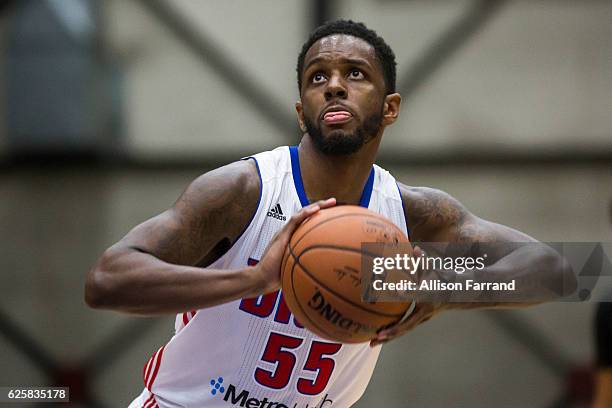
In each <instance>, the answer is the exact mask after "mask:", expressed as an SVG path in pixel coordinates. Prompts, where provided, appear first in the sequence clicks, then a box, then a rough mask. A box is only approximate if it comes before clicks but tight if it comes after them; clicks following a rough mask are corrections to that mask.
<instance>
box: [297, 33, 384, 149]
mask: <svg viewBox="0 0 612 408" xmlns="http://www.w3.org/2000/svg"><path fill="white" fill-rule="evenodd" d="M385 96H386V95H385V82H384V77H383V73H382V69H381V66H380V63H379V62H378V59H377V58H376V54H375V51H374V48H373V47H372V46H371V45H370V44H368V43H367V42H365V41H364V40H362V39H360V38H357V37H353V36H350V35H343V34H338V35H330V36H328V37H324V38H321V39H320V40H319V41H317V42H315V43H314V44H313V45H312V47H310V49H309V50H308V52H307V53H306V56H305V58H304V71H303V76H302V89H301V101H300V102H298V103H297V104H296V109H297V111H298V117H299V120H300V126H301V127H302V130H305V131H307V132H308V134H309V135H310V136H311V138H312V140H313V141H314V143H315V145H316V146H317V147H318V148H319V150H320V151H322V152H323V153H326V154H332V155H341V154H350V153H354V152H356V151H358V150H359V149H360V148H361V147H362V146H363V145H364V144H365V143H367V142H368V141H370V140H372V139H373V138H375V137H376V136H377V135H378V134H379V132H380V130H381V126H382V124H383V111H384V108H385Z"/></svg>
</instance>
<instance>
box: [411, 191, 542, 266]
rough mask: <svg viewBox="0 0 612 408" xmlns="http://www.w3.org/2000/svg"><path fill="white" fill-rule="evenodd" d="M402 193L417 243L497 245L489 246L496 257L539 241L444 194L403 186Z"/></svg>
mask: <svg viewBox="0 0 612 408" xmlns="http://www.w3.org/2000/svg"><path fill="white" fill-rule="evenodd" d="M400 191H401V192H402V198H403V200H404V204H405V208H406V212H407V213H406V218H407V219H408V220H411V223H412V229H413V230H414V233H413V235H414V236H415V241H420V242H459V243H463V244H471V243H487V244H494V245H489V246H488V248H489V249H491V248H495V249H496V250H495V252H496V254H489V255H493V256H494V258H499V257H502V256H504V255H505V254H507V253H509V252H511V251H512V249H513V248H514V247H515V246H516V245H512V243H519V242H535V241H536V240H535V239H533V238H532V237H530V236H529V235H527V234H524V233H522V232H520V231H518V230H516V229H513V228H510V227H508V226H505V225H501V224H498V223H495V222H492V221H488V220H485V219H483V218H480V217H478V216H476V215H474V214H473V213H472V212H470V211H469V210H468V209H467V208H466V207H465V206H464V205H463V204H462V203H461V202H459V201H458V200H457V199H455V198H454V197H452V196H451V195H450V194H447V193H445V192H444V191H441V190H437V189H432V188H426V187H407V186H404V185H400ZM505 244H508V245H505Z"/></svg>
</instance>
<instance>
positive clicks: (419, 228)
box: [398, 183, 470, 240]
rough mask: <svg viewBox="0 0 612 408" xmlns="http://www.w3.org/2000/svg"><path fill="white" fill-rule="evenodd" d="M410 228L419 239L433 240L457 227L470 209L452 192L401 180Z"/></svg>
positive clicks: (402, 195) (400, 187)
mask: <svg viewBox="0 0 612 408" xmlns="http://www.w3.org/2000/svg"><path fill="white" fill-rule="evenodd" d="M398 186H399V190H400V195H401V198H402V202H403V204H404V211H405V216H406V220H407V222H408V227H409V228H410V231H412V235H413V236H415V237H417V238H418V240H430V239H432V238H433V237H436V236H437V233H438V232H439V231H440V230H442V229H448V228H449V227H450V228H453V227H457V226H459V225H460V224H461V223H463V222H464V221H465V219H466V218H468V217H469V216H470V212H469V211H468V210H467V209H466V208H465V206H464V205H463V204H461V203H460V202H459V201H458V200H457V199H456V198H454V197H453V196H451V195H450V194H448V193H446V192H444V191H442V190H438V189H435V188H430V187H411V186H406V185H404V184H402V183H398Z"/></svg>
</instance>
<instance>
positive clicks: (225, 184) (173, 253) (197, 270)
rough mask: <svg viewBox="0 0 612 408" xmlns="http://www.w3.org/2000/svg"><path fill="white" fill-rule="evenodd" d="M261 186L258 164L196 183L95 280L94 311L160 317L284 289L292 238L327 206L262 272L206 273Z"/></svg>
mask: <svg viewBox="0 0 612 408" xmlns="http://www.w3.org/2000/svg"><path fill="white" fill-rule="evenodd" d="M260 184H261V183H260V180H259V176H258V173H257V168H256V166H255V163H254V162H253V160H245V161H240V162H236V163H232V164H230V165H227V166H224V167H221V168H219V169H216V170H213V171H211V172H209V173H206V174H204V175H202V176H200V177H199V178H198V179H196V180H195V181H194V182H193V183H192V184H191V185H190V186H189V187H188V188H187V190H185V192H184V193H183V194H182V195H181V197H180V198H179V199H178V200H177V201H176V203H175V204H174V206H173V207H172V208H170V209H168V210H167V211H165V212H163V213H161V214H159V215H157V216H156V217H153V218H151V219H149V220H147V221H145V222H143V223H142V224H140V225H138V226H136V227H135V228H134V229H132V230H131V231H130V232H129V233H128V234H127V235H126V236H125V237H124V238H123V239H121V240H120V241H119V242H117V243H116V244H114V245H113V246H111V247H110V248H108V249H107V250H106V251H105V252H104V253H103V254H102V256H101V257H100V259H99V260H98V262H97V263H96V265H95V266H94V267H93V268H92V270H91V271H90V272H89V275H88V277H87V283H86V286H85V300H86V302H87V304H88V305H89V306H91V307H94V308H104V309H113V310H119V311H123V312H127V313H135V314H142V315H156V314H164V313H180V312H183V311H186V310H197V309H202V308H206V307H211V306H215V305H219V304H222V303H226V302H229V301H232V300H235V299H240V298H243V297H253V296H258V295H260V294H263V293H267V292H271V291H274V290H276V289H278V287H279V286H280V262H281V258H282V255H283V252H284V248H285V247H286V245H287V242H288V240H289V238H290V237H291V234H292V233H293V231H294V230H295V228H297V226H298V225H299V224H300V223H301V221H303V220H304V219H305V218H306V217H308V216H309V215H312V214H313V213H314V212H316V211H317V210H318V209H319V208H320V205H319V204H320V203H317V204H314V205H312V206H309V207H306V208H304V209H303V210H302V211H300V212H299V213H298V214H296V215H295V216H294V217H292V218H291V219H290V220H289V222H288V223H287V224H286V225H285V227H284V228H283V229H282V230H281V231H280V232H279V234H278V235H277V236H276V237H275V238H274V239H273V240H272V242H271V243H270V245H269V247H268V249H267V251H266V253H265V254H264V256H263V257H262V259H261V262H260V263H259V264H258V265H257V266H255V267H248V266H246V265H245V267H244V268H239V269H232V270H220V269H205V268H203V266H206V265H208V264H210V263H211V262H212V261H214V260H215V259H217V258H218V257H219V255H220V254H221V253H222V252H223V251H224V250H227V248H229V247H230V246H231V245H232V244H233V243H234V242H235V240H236V239H238V237H239V235H240V233H241V232H242V231H243V230H244V228H245V227H246V226H247V224H248V222H249V221H250V219H251V217H252V215H253V214H254V213H255V211H256V210H257V204H258V201H259V194H260V189H261V185H260Z"/></svg>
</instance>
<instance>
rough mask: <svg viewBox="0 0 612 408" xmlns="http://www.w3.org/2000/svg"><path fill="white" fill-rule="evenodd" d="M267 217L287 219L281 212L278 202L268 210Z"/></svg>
mask: <svg viewBox="0 0 612 408" xmlns="http://www.w3.org/2000/svg"><path fill="white" fill-rule="evenodd" d="M268 217H272V218H276V219H277V220H281V221H287V217H285V215H284V214H283V210H282V209H281V206H280V204H278V203H277V204H276V205H275V206H274V207H272V208H270V211H268Z"/></svg>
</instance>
